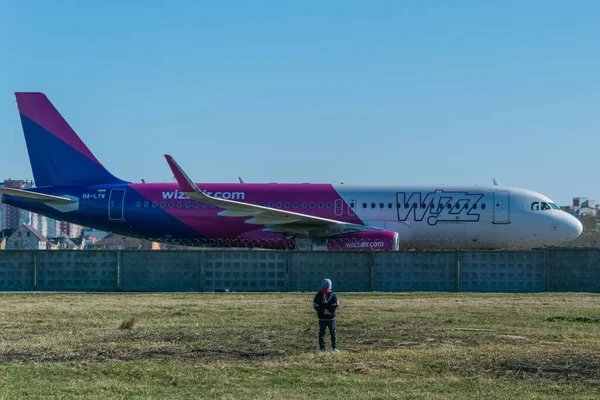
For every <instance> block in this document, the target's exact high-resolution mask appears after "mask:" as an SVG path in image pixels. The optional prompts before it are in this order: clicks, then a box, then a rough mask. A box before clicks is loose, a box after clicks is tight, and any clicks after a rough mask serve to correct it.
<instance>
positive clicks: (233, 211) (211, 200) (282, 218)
mask: <svg viewBox="0 0 600 400" xmlns="http://www.w3.org/2000/svg"><path fill="white" fill-rule="evenodd" d="M165 158H166V159H167V163H169V167H170V168H171V171H173V175H175V179H176V180H177V183H178V184H179V187H180V190H181V191H182V192H184V193H185V195H186V196H187V197H188V198H190V199H192V200H196V201H201V202H204V203H206V204H210V205H214V206H217V207H220V208H224V209H225V210H223V211H221V212H219V214H218V215H221V216H224V217H251V218H249V219H248V220H246V223H247V224H256V225H265V226H266V228H265V229H264V230H265V231H268V232H277V233H284V234H289V235H292V236H307V237H327V236H331V235H337V234H340V233H348V232H358V231H373V230H380V229H379V228H375V227H372V226H365V225H358V224H351V223H347V222H341V221H336V220H333V219H328V218H321V217H315V216H312V215H306V214H300V213H295V212H291V211H286V210H280V209H276V208H270V207H264V206H259V205H256V204H248V203H242V202H239V201H235V200H226V199H222V198H217V197H213V196H209V195H207V194H206V193H204V192H202V191H201V190H200V189H199V188H198V186H196V184H195V183H194V182H193V181H192V180H191V179H190V178H189V177H188V176H187V174H186V173H185V172H184V171H183V170H182V169H181V167H180V166H179V164H177V162H176V161H175V160H174V159H173V157H171V156H170V155H167V154H165Z"/></svg>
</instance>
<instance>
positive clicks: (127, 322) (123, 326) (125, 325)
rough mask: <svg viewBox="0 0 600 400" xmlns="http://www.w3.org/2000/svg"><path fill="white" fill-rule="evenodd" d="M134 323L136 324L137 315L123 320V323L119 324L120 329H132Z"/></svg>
mask: <svg viewBox="0 0 600 400" xmlns="http://www.w3.org/2000/svg"><path fill="white" fill-rule="evenodd" d="M134 324H135V317H131V318H128V319H126V320H125V321H123V322H121V325H119V329H131V328H133V325H134Z"/></svg>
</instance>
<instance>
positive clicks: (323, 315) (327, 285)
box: [313, 279, 340, 351]
mask: <svg viewBox="0 0 600 400" xmlns="http://www.w3.org/2000/svg"><path fill="white" fill-rule="evenodd" d="M331 288H332V284H331V280H330V279H323V282H321V290H319V292H317V294H316V295H315V298H314V300H313V308H314V309H315V311H316V312H317V317H318V318H319V349H320V350H321V351H325V331H326V330H327V329H329V334H330V335H331V347H332V350H333V351H338V349H337V332H336V329H335V318H336V311H337V309H338V307H339V306H340V301H339V300H338V297H337V295H336V294H335V293H334V292H333V290H332V289H331Z"/></svg>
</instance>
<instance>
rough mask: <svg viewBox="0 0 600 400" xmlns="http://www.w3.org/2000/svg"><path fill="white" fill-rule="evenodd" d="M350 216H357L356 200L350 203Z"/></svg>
mask: <svg viewBox="0 0 600 400" xmlns="http://www.w3.org/2000/svg"><path fill="white" fill-rule="evenodd" d="M348 215H349V216H351V217H352V216H354V215H356V200H354V199H351V200H350V201H348Z"/></svg>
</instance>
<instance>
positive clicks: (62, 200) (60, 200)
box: [0, 188, 77, 204]
mask: <svg viewBox="0 0 600 400" xmlns="http://www.w3.org/2000/svg"><path fill="white" fill-rule="evenodd" d="M3 194H7V195H9V196H13V197H17V198H20V199H24V200H29V201H39V202H40V203H52V204H69V203H75V202H77V200H72V199H70V198H68V197H61V196H53V195H51V194H43V193H36V192H30V191H29V190H22V189H10V188H1V189H0V195H3Z"/></svg>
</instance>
